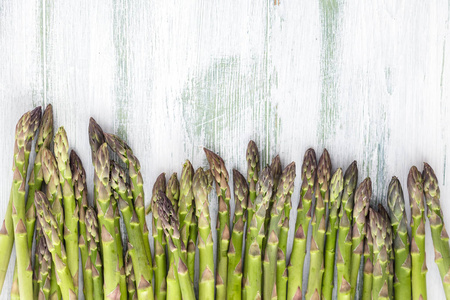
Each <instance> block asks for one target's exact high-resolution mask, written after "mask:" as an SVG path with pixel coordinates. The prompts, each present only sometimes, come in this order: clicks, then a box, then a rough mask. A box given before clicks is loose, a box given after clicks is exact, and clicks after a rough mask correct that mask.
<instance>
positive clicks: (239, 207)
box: [227, 169, 248, 300]
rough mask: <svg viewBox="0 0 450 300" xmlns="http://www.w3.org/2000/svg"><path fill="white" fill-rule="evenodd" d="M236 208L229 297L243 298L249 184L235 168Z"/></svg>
mask: <svg viewBox="0 0 450 300" xmlns="http://www.w3.org/2000/svg"><path fill="white" fill-rule="evenodd" d="M233 190H234V200H235V210H234V218H233V230H232V232H231V242H230V247H229V248H228V282H227V299H228V300H232V299H236V300H239V299H241V295H242V284H241V283H242V267H243V260H242V246H243V242H244V224H245V213H246V211H247V201H248V185H247V181H246V180H245V178H244V176H243V175H242V174H241V173H239V171H238V170H235V169H233Z"/></svg>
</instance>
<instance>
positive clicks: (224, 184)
mask: <svg viewBox="0 0 450 300" xmlns="http://www.w3.org/2000/svg"><path fill="white" fill-rule="evenodd" d="M203 150H204V151H205V154H206V158H207V159H208V162H209V166H210V170H211V175H212V176H213V177H214V179H215V181H216V193H217V197H218V210H219V212H218V215H219V216H218V220H219V222H218V227H217V238H218V239H219V240H220V242H218V243H217V270H216V291H217V295H216V298H217V299H218V300H224V299H226V297H227V275H228V270H227V267H228V256H227V253H228V245H229V243H230V215H229V213H230V198H231V190H230V186H229V185H228V171H227V169H226V167H225V162H224V161H223V159H222V158H221V157H220V156H218V155H217V154H215V153H214V152H212V151H210V150H208V149H206V148H203Z"/></svg>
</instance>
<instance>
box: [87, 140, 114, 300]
mask: <svg viewBox="0 0 450 300" xmlns="http://www.w3.org/2000/svg"><path fill="white" fill-rule="evenodd" d="M94 171H95V172H94V182H95V184H94V186H95V195H96V205H97V214H98V221H99V226H100V228H99V229H100V230H101V239H100V240H101V241H100V242H101V250H102V254H103V268H104V273H103V276H104V278H103V280H104V281H103V284H104V293H105V297H106V298H107V299H120V298H121V287H120V265H119V257H118V249H117V243H116V228H115V213H114V208H113V203H112V201H111V184H110V181H109V174H110V161H109V154H108V147H107V145H106V143H103V144H102V145H101V146H100V147H99V148H98V149H97V153H96V159H95V161H94Z"/></svg>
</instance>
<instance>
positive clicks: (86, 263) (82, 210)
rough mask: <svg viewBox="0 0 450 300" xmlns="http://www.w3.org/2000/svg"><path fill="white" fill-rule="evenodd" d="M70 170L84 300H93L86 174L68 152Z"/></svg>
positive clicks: (77, 158)
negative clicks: (75, 206) (75, 204)
mask: <svg viewBox="0 0 450 300" xmlns="http://www.w3.org/2000/svg"><path fill="white" fill-rule="evenodd" d="M70 169H71V171H72V179H73V186H74V194H75V199H76V200H77V205H78V209H79V216H80V217H79V224H80V230H79V232H80V237H79V239H78V245H79V248H80V253H81V265H82V272H83V292H84V298H85V299H86V300H91V299H94V298H93V296H94V294H93V292H94V291H93V285H92V267H91V261H90V259H89V251H88V250H89V247H88V246H89V245H88V244H87V232H86V211H87V209H88V200H87V186H86V172H85V170H84V167H83V164H82V162H81V159H80V158H79V157H78V155H77V153H76V152H75V151H74V150H72V151H71V152H70Z"/></svg>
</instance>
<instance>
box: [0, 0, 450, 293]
mask: <svg viewBox="0 0 450 300" xmlns="http://www.w3.org/2000/svg"><path fill="white" fill-rule="evenodd" d="M449 7H450V4H449V3H448V2H447V1H441V0H436V1H404V0H400V1H394V2H392V1H376V2H371V3H368V2H364V3H362V2H358V1H343V0H319V1H287V0H285V1H283V0H281V2H280V4H279V5H274V1H271V0H269V1H236V0H232V1H218V0H213V1H204V0H201V1H194V0H186V1H174V0H170V1H143V0H138V1H131V0H110V1H97V2H96V1H94V2H92V1H86V0H81V1H72V2H67V1H47V0H32V1H24V0H18V1H8V0H5V1H1V2H0V96H1V99H2V109H1V111H0V126H1V129H0V132H1V133H2V138H3V140H4V143H1V144H0V155H1V157H3V158H6V159H3V160H0V168H1V170H3V172H4V174H5V176H4V177H5V178H4V180H3V181H2V182H1V183H0V195H1V198H0V218H3V216H4V213H5V210H6V205H7V200H8V197H9V195H8V194H9V187H10V180H11V177H12V174H11V158H12V151H13V139H14V127H15V123H16V121H17V120H18V118H19V117H20V115H21V114H22V113H24V112H25V111H26V110H29V109H31V108H32V107H33V106H34V105H39V104H40V105H46V104H48V103H52V104H53V106H54V113H55V128H57V127H59V126H64V127H65V128H66V131H67V134H68V137H69V142H70V145H71V147H72V148H73V149H75V150H76V151H77V152H78V153H79V155H80V157H81V159H82V160H83V163H84V166H85V168H86V171H87V176H88V178H90V180H89V189H90V191H92V187H93V185H92V180H91V179H92V177H93V168H92V165H91V161H90V149H89V143H88V136H87V126H88V121H89V117H90V116H92V117H94V118H95V119H96V120H97V121H98V123H99V124H101V126H102V127H103V128H104V129H105V130H106V131H109V132H116V133H117V134H119V135H120V136H121V137H123V138H124V139H126V140H127V141H128V142H129V144H130V146H131V147H132V148H133V150H134V152H135V153H136V155H137V156H138V158H139V159H140V161H141V165H142V173H143V175H144V181H145V188H146V192H147V203H148V200H149V197H150V193H151V187H152V185H153V181H154V180H155V179H156V177H157V175H159V174H160V173H161V172H166V174H170V173H171V172H174V171H177V172H178V174H180V173H181V167H182V164H183V162H184V160H185V159H186V158H188V159H190V160H191V161H192V163H193V164H194V166H195V167H199V166H206V165H207V161H206V158H205V156H204V153H203V150H202V147H208V148H210V149H213V150H214V151H216V152H218V153H219V154H220V155H221V156H222V157H223V158H224V160H225V162H226V164H227V167H228V169H229V171H230V174H231V169H232V168H237V169H239V170H240V171H241V172H245V171H246V170H245V149H246V145H247V142H248V140H249V139H255V141H256V142H257V144H258V146H259V147H260V150H261V153H262V162H263V163H264V164H265V163H268V162H270V160H271V158H272V157H273V156H274V155H276V154H280V156H281V159H282V163H283V165H286V164H288V163H289V162H290V161H293V160H294V161H296V162H297V174H300V167H301V160H302V158H303V154H304V151H305V150H306V149H307V148H308V147H313V148H315V149H316V152H317V153H318V155H320V153H321V151H322V148H323V147H326V148H327V149H328V150H329V152H330V154H331V159H332V164H333V169H335V168H337V167H343V168H346V167H347V166H348V165H349V164H350V163H351V161H352V160H355V159H356V160H357V161H358V165H359V169H360V180H359V181H361V180H362V179H363V177H365V176H370V177H371V178H372V181H373V187H374V195H375V197H374V200H373V201H374V202H375V201H376V202H382V203H385V202H386V194H387V186H388V183H389V180H390V178H391V176H393V175H396V176H398V177H399V179H400V180H401V183H402V184H403V186H404V187H406V176H407V173H408V170H409V167H410V166H411V165H417V166H418V167H419V169H421V168H422V162H423V161H427V162H429V163H430V164H431V165H432V166H433V167H434V169H435V171H436V174H437V176H438V178H439V180H440V185H441V195H442V208H443V211H444V213H445V221H446V222H447V224H450V204H449V202H448V201H446V200H447V198H448V195H449V194H450V188H449V184H448V178H447V177H448V176H447V174H446V169H447V157H448V154H449V149H448V142H449V141H450V132H449V130H450V127H449V125H448V120H449V118H450V112H449V106H450V103H449V96H450V85H449V76H450V73H449V72H450V68H449V60H450V50H449V49H450V47H449V45H447V40H448V39H449V37H450V36H449V35H450V31H449ZM299 183H300V176H297V179H296V187H297V188H296V190H295V192H294V196H293V205H294V207H295V206H296V205H297V203H298V197H299V190H298V186H299ZM405 190H406V189H405ZM91 194H92V193H91ZM213 202H214V201H213ZM232 206H233V205H232ZM212 207H213V209H217V206H216V204H215V203H214V204H213V205H212ZM409 215H410V214H409V211H408V217H409ZM292 216H294V211H293V214H292ZM148 221H150V217H148ZM213 221H214V220H213ZM291 221H292V222H294V220H291ZM291 227H293V226H291ZM426 230H427V246H426V247H427V248H426V250H427V262H428V269H429V272H428V275H427V284H428V296H429V298H430V299H444V294H443V291H442V287H441V282H440V277H439V273H438V269H437V266H436V265H435V263H434V262H433V261H434V252H433V245H432V241H431V233H430V230H429V226H428V225H427V229H426ZM290 238H291V239H292V232H290ZM291 239H290V240H291ZM11 265H12V264H11ZM11 265H10V272H9V273H8V277H7V280H6V282H5V289H4V291H3V292H2V294H1V295H0V298H2V299H5V298H7V295H8V294H9V287H10V286H11V280H12V267H11ZM306 265H307V264H306ZM306 269H308V268H307V267H306ZM305 278H307V276H305ZM304 284H305V285H304V286H305V287H306V282H305V283H304Z"/></svg>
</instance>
